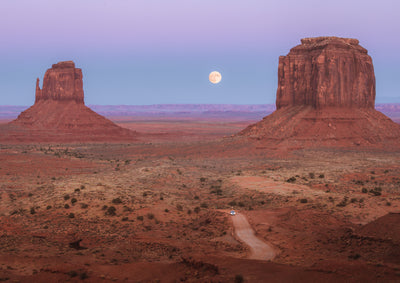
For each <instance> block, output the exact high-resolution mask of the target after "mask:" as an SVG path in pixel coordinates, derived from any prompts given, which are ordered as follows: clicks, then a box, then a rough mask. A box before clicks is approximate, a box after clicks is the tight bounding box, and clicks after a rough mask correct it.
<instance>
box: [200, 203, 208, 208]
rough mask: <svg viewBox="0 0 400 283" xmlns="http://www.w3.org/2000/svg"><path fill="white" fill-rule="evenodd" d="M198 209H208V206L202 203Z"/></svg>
mask: <svg viewBox="0 0 400 283" xmlns="http://www.w3.org/2000/svg"><path fill="white" fill-rule="evenodd" d="M200 207H201V208H208V204H207V203H205V202H202V203H201V204H200Z"/></svg>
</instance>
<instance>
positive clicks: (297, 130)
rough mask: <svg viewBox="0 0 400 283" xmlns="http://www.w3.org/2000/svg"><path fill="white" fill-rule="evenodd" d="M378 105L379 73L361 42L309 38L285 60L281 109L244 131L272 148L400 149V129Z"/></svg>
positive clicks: (281, 64)
mask: <svg viewBox="0 0 400 283" xmlns="http://www.w3.org/2000/svg"><path fill="white" fill-rule="evenodd" d="M374 107H375V75H374V68H373V64H372V59H371V57H370V56H369V55H368V51H367V50H366V49H365V48H363V47H361V46H360V45H359V42H358V40H357V39H350V38H339V37H316V38H305V39H302V40H301V44H300V45H298V46H296V47H294V48H292V49H291V50H290V52H289V54H288V55H286V56H280V57H279V67H278V89H277V93H276V108H277V110H276V111H275V112H274V113H272V114H271V115H269V116H266V117H264V118H263V120H262V121H260V122H258V123H256V124H253V125H250V126H249V127H247V128H246V129H244V130H243V131H241V132H240V133H239V135H240V136H247V137H250V138H254V139H256V140H259V141H262V142H265V143H269V144H270V145H271V146H277V145H280V146H285V147H293V148H296V147H325V146H328V147H329V146H338V147H342V146H344V147H348V146H350V147H352V146H373V147H377V146H378V147H381V146H384V145H388V144H390V145H394V146H395V147H399V146H400V144H399V138H400V125H398V124H396V123H394V122H393V121H392V120H390V119H389V118H388V117H386V116H385V115H383V114H382V113H380V112H378V111H376V110H375V109H374Z"/></svg>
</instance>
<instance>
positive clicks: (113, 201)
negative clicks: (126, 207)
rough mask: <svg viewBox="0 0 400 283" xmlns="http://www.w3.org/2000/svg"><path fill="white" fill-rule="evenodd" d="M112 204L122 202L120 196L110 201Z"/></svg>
mask: <svg viewBox="0 0 400 283" xmlns="http://www.w3.org/2000/svg"><path fill="white" fill-rule="evenodd" d="M111 202H112V203H113V204H120V203H122V200H121V199H120V198H115V199H113V200H112V201H111Z"/></svg>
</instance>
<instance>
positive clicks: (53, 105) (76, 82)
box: [1, 61, 137, 142]
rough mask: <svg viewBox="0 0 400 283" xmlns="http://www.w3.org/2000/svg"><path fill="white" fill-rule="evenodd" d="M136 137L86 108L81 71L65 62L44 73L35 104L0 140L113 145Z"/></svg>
mask: <svg viewBox="0 0 400 283" xmlns="http://www.w3.org/2000/svg"><path fill="white" fill-rule="evenodd" d="M4 132H5V133H6V134H5V135H4ZM136 135H137V133H136V132H133V131H130V130H128V129H125V128H122V127H120V126H118V125H116V124H115V123H113V122H112V121H110V120H108V119H107V118H105V117H103V116H101V115H99V114H97V113H96V112H94V111H92V110H91V109H90V108H88V107H86V106H85V104H84V93H83V79H82V70H81V69H78V68H75V64H74V62H72V61H66V62H59V63H57V64H54V65H53V66H52V68H51V69H48V70H47V71H46V73H45V75H44V80H43V88H42V89H40V86H39V79H37V80H36V97H35V104H34V105H33V106H31V107H30V108H28V109H27V110H25V111H23V112H22V113H21V114H20V115H19V116H18V118H17V119H16V120H14V121H12V122H10V123H9V124H8V125H7V126H6V129H5V131H3V137H2V138H1V140H9V141H22V142H24V141H30V142H102V141H107V142H113V141H132V140H134V139H135V136H136Z"/></svg>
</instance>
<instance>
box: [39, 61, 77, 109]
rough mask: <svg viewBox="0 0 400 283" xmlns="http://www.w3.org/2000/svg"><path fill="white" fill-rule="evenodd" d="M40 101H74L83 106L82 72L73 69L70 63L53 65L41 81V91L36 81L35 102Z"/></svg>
mask: <svg viewBox="0 0 400 283" xmlns="http://www.w3.org/2000/svg"><path fill="white" fill-rule="evenodd" d="M41 100H54V101H75V102H76V103H80V104H84V98H83V81H82V70H81V69H78V68H75V64H74V62H72V61H66V62H59V63H57V64H53V66H52V68H51V69H48V70H47V71H46V73H45V75H44V79H43V89H40V87H39V78H38V79H37V80H36V98H35V102H39V101H41Z"/></svg>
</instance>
